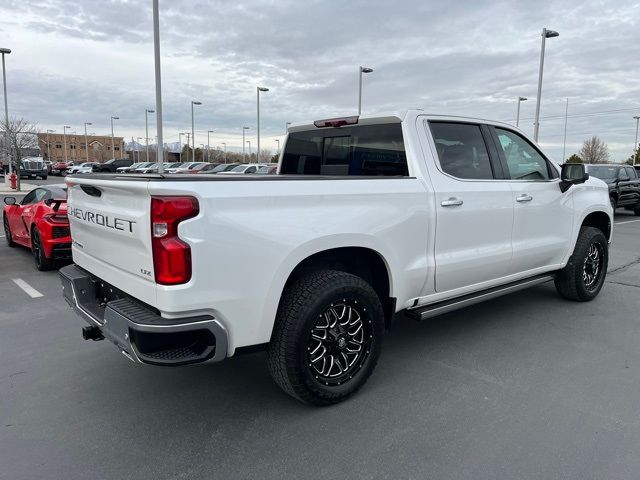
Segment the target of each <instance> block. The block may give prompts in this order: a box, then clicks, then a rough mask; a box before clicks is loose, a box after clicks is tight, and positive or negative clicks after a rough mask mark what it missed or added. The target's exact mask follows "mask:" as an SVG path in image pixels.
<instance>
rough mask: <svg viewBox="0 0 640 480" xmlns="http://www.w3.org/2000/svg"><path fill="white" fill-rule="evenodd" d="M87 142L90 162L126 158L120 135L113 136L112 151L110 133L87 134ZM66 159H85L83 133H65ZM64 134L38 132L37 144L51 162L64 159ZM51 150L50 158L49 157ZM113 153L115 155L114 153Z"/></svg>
mask: <svg viewBox="0 0 640 480" xmlns="http://www.w3.org/2000/svg"><path fill="white" fill-rule="evenodd" d="M87 142H88V143H89V161H90V162H99V163H102V162H106V161H107V160H110V159H112V158H128V155H127V154H126V153H125V151H124V139H123V138H122V137H114V146H115V148H114V151H113V152H112V151H111V136H110V135H88V136H87ZM66 143H67V160H68V161H70V162H84V161H86V158H87V157H86V154H85V153H86V148H87V147H86V145H85V141H84V135H74V134H71V133H68V134H67V142H66ZM64 145H65V140H64V135H63V134H61V133H49V134H47V133H39V134H38V146H39V147H40V152H42V157H43V158H44V159H45V160H51V161H52V162H63V161H64V158H65V157H64ZM49 152H51V158H49ZM114 154H115V155H114Z"/></svg>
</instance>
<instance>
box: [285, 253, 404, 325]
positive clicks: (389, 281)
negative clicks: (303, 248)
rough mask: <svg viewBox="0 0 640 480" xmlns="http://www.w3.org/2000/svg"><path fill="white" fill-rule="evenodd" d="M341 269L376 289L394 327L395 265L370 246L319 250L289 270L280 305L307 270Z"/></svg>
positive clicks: (387, 318) (386, 314) (389, 323)
mask: <svg viewBox="0 0 640 480" xmlns="http://www.w3.org/2000/svg"><path fill="white" fill-rule="evenodd" d="M323 269H328V270H339V271H343V272H347V273H351V274H353V275H356V276H358V277H360V278H362V279H363V280H365V281H366V282H367V283H369V284H370V285H371V287H372V288H373V289H374V290H375V292H376V293H377V294H378V297H379V298H380V303H381V304H382V307H383V310H384V312H385V325H386V326H387V328H388V327H390V326H391V323H392V319H393V315H394V314H395V306H396V299H395V298H394V297H392V294H393V278H392V275H391V268H390V267H389V264H388V262H387V260H386V259H385V257H384V256H383V255H382V254H381V253H380V252H378V251H377V250H374V249H372V248H369V247H364V246H357V247H356V246H340V247H334V248H327V249H324V250H319V251H316V252H314V253H311V254H309V255H307V256H306V257H305V258H302V259H300V260H299V261H298V262H297V264H296V265H295V267H294V268H293V269H292V270H291V271H290V272H289V275H288V276H287V279H286V281H285V282H284V285H283V287H282V289H281V291H280V296H279V299H278V304H279V303H280V301H281V300H282V297H283V295H284V292H285V291H286V289H287V288H288V287H289V286H290V285H291V284H292V283H293V282H295V280H296V279H298V278H300V277H301V276H302V275H305V274H306V273H309V272H312V271H317V270H323Z"/></svg>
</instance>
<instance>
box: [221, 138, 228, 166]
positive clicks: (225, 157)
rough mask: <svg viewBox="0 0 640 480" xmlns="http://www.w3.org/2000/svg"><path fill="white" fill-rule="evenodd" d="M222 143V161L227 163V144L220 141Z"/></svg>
mask: <svg viewBox="0 0 640 480" xmlns="http://www.w3.org/2000/svg"><path fill="white" fill-rule="evenodd" d="M222 145H224V163H227V144H226V143H225V142H222Z"/></svg>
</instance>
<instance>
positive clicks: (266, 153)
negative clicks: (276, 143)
mask: <svg viewBox="0 0 640 480" xmlns="http://www.w3.org/2000/svg"><path fill="white" fill-rule="evenodd" d="M272 155H273V154H272V153H271V150H270V149H268V148H261V149H260V161H261V162H262V163H267V162H269V161H271V156H272Z"/></svg>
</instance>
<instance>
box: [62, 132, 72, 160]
mask: <svg viewBox="0 0 640 480" xmlns="http://www.w3.org/2000/svg"><path fill="white" fill-rule="evenodd" d="M67 128H71V127H70V126H69V125H65V126H64V127H62V140H63V143H64V163H65V164H67V163H69V162H68V161H67Z"/></svg>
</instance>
